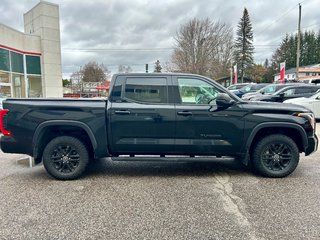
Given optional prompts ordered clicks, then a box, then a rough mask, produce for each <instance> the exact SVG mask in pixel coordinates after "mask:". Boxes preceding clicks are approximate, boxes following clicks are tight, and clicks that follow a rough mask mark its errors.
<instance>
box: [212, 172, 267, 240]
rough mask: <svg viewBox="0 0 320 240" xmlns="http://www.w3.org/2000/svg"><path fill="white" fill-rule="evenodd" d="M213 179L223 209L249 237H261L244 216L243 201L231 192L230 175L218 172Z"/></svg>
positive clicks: (253, 238)
mask: <svg viewBox="0 0 320 240" xmlns="http://www.w3.org/2000/svg"><path fill="white" fill-rule="evenodd" d="M215 179H216V183H215V187H216V189H217V191H218V192H219V193H220V195H221V198H222V201H223V208H224V210H225V211H226V212H228V213H229V214H231V215H233V216H234V217H235V221H236V223H237V224H238V225H239V226H240V227H241V229H243V230H245V231H246V232H247V233H248V236H249V239H251V240H256V239H261V238H257V236H256V233H255V229H254V227H253V225H252V224H251V223H250V221H249V219H248V218H247V217H246V216H245V213H246V211H245V203H244V201H243V200H242V198H240V197H238V196H236V195H235V194H233V184H232V183H231V182H230V176H229V175H228V174H227V173H220V174H217V175H216V176H215Z"/></svg>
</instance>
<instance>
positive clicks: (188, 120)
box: [173, 76, 245, 155]
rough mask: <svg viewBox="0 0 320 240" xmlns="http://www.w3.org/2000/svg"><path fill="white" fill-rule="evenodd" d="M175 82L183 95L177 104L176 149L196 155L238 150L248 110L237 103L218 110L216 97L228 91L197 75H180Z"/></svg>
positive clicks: (182, 152)
mask: <svg viewBox="0 0 320 240" xmlns="http://www.w3.org/2000/svg"><path fill="white" fill-rule="evenodd" d="M173 84H174V85H175V86H176V91H177V93H176V94H177V95H179V96H180V99H178V100H177V101H178V103H177V104H176V115H177V128H176V142H175V149H176V151H177V152H179V153H181V154H194V155H215V154H218V155H228V154H230V153H237V151H239V150H240V148H241V146H242V144H243V141H242V140H243V129H244V120H243V118H242V116H243V115H244V114H245V113H244V112H243V111H241V109H240V108H239V107H238V106H237V105H236V104H235V105H234V106H231V107H229V108H227V109H224V110H218V109H217V106H216V105H215V98H216V96H217V94H218V93H219V92H224V90H223V89H222V88H221V87H219V86H217V84H216V83H213V82H212V81H210V80H207V79H202V78H198V77H193V76H181V77H180V76H176V77H174V78H173ZM209 102H210V103H209ZM210 108H211V110H212V111H209V109H210Z"/></svg>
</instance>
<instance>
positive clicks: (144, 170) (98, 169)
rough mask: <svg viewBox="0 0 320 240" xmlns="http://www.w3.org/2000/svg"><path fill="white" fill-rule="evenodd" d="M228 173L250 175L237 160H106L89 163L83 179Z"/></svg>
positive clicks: (249, 171)
mask: <svg viewBox="0 0 320 240" xmlns="http://www.w3.org/2000/svg"><path fill="white" fill-rule="evenodd" d="M223 172H228V174H231V175H239V174H241V175H243V173H249V174H250V175H251V174H252V173H251V172H252V171H251V170H250V168H248V167H246V166H244V165H243V164H242V163H241V162H239V160H235V159H223V160H212V161H205V162H203V161H202V162H201V161H199V162H174V161H173V162H115V161H112V160H110V159H108V158H103V159H98V160H95V161H94V162H92V163H90V164H89V166H88V169H87V171H86V174H85V177H90V176H106V175H107V176H129V177H130V176H132V177H136V176H158V177H159V176H160V177H161V176H164V177H166V176H206V175H213V174H218V173H223Z"/></svg>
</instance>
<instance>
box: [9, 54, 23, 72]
mask: <svg viewBox="0 0 320 240" xmlns="http://www.w3.org/2000/svg"><path fill="white" fill-rule="evenodd" d="M10 55H11V71H12V72H15V73H23V72H24V71H23V55H22V54H20V53H16V52H10Z"/></svg>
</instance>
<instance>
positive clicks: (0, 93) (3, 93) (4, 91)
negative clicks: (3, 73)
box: [0, 85, 11, 98]
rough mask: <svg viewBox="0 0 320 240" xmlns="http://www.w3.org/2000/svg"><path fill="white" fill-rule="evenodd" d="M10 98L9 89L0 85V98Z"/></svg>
mask: <svg viewBox="0 0 320 240" xmlns="http://www.w3.org/2000/svg"><path fill="white" fill-rule="evenodd" d="M9 97H11V87H10V86H3V85H0V98H9Z"/></svg>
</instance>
